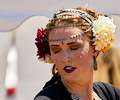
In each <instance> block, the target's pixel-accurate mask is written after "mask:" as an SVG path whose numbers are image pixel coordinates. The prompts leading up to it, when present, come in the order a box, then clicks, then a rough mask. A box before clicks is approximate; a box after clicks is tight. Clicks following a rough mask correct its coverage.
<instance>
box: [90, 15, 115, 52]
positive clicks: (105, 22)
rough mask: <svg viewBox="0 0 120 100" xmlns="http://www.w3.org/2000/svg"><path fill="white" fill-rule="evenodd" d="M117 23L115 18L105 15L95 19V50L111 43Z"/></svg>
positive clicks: (99, 49) (102, 48)
mask: <svg viewBox="0 0 120 100" xmlns="http://www.w3.org/2000/svg"><path fill="white" fill-rule="evenodd" d="M115 28H116V25H115V24H114V23H113V19H110V18H109V17H105V16H99V17H98V19H97V20H95V21H93V28H92V31H93V36H95V39H94V40H95V42H94V43H93V45H95V50H98V51H101V50H104V49H105V47H107V46H108V45H110V44H111V41H112V39H113V35H114V32H115Z"/></svg>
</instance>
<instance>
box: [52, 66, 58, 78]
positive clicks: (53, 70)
mask: <svg viewBox="0 0 120 100" xmlns="http://www.w3.org/2000/svg"><path fill="white" fill-rule="evenodd" d="M57 72H58V69H57V68H56V67H55V64H54V65H53V67H52V74H53V75H54V76H55V75H56V73H57Z"/></svg>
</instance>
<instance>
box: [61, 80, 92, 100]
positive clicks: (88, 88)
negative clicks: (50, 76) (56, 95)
mask: <svg viewBox="0 0 120 100" xmlns="http://www.w3.org/2000/svg"><path fill="white" fill-rule="evenodd" d="M62 82H63V85H64V86H65V87H66V89H67V91H68V92H69V93H70V94H75V95H77V96H78V97H80V98H81V99H82V100H92V92H93V80H92V79H91V80H89V82H86V83H81V82H76V83H75V82H73V83H72V82H68V81H65V80H64V79H62Z"/></svg>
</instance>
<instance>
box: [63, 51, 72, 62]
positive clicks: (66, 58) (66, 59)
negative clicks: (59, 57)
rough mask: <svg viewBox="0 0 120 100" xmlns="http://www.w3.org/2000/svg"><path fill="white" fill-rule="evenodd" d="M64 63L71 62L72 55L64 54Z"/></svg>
mask: <svg viewBox="0 0 120 100" xmlns="http://www.w3.org/2000/svg"><path fill="white" fill-rule="evenodd" d="M63 61H64V62H70V61H71V57H70V54H68V53H64V54H63Z"/></svg>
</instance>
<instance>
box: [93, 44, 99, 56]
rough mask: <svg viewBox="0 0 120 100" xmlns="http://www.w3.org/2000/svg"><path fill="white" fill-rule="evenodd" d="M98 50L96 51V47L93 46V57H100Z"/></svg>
mask: <svg viewBox="0 0 120 100" xmlns="http://www.w3.org/2000/svg"><path fill="white" fill-rule="evenodd" d="M98 52H99V51H98V50H95V46H93V56H95V58H96V57H97V56H98Z"/></svg>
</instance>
